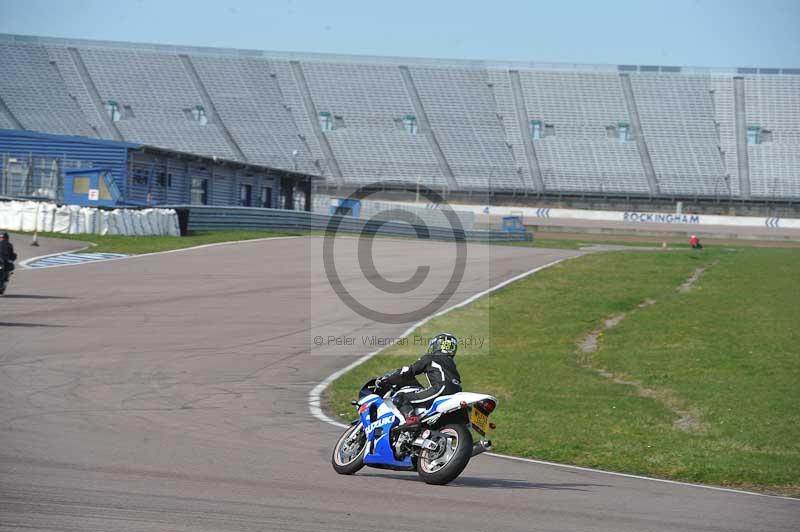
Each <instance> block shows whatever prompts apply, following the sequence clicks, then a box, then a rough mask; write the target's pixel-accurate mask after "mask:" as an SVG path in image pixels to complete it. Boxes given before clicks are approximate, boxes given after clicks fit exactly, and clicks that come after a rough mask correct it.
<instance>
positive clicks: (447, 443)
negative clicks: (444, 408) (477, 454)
mask: <svg viewBox="0 0 800 532" xmlns="http://www.w3.org/2000/svg"><path fill="white" fill-rule="evenodd" d="M439 432H441V433H443V434H444V435H445V438H442V439H440V441H439V442H437V443H439V445H440V446H442V447H440V448H439V449H438V450H436V451H428V450H425V451H422V452H421V453H420V456H419V460H418V462H417V473H418V474H419V476H420V477H421V478H422V480H424V481H425V482H426V483H428V484H435V485H439V486H442V485H444V484H447V483H449V482H451V481H453V480H454V479H455V478H456V477H457V476H458V475H460V474H461V472H462V471H464V468H465V467H467V464H468V463H469V459H470V458H471V457H472V434H471V433H470V431H469V428H467V426H466V425H461V424H457V423H453V424H450V425H445V426H444V427H441V428H440V429H439Z"/></svg>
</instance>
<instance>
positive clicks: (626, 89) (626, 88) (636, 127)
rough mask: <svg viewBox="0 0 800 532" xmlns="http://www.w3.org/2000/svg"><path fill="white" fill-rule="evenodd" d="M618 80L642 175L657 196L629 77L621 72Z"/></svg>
mask: <svg viewBox="0 0 800 532" xmlns="http://www.w3.org/2000/svg"><path fill="white" fill-rule="evenodd" d="M619 80H620V83H621V84H622V93H623V94H624V95H625V106H626V107H627V108H628V116H629V117H630V119H631V127H632V129H633V131H632V133H633V138H634V139H635V140H636V147H637V148H638V149H639V158H640V159H641V160H642V168H643V169H644V175H645V177H646V178H647V185H648V186H649V187H650V195H651V196H658V194H659V192H660V190H659V186H658V178H656V171H655V169H654V168H653V160H652V159H651V158H650V150H648V148H647V142H646V141H645V139H644V131H643V130H642V122H641V120H639V108H638V107H637V106H636V99H635V98H634V96H633V85H631V77H630V76H629V75H628V74H626V73H622V74H620V75H619Z"/></svg>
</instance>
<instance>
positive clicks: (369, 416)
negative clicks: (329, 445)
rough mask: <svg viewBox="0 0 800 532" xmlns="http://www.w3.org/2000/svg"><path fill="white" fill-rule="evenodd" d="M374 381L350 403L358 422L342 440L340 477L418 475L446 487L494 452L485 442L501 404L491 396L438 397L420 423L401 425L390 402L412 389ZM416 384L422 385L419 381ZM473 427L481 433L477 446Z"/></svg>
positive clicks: (336, 463)
mask: <svg viewBox="0 0 800 532" xmlns="http://www.w3.org/2000/svg"><path fill="white" fill-rule="evenodd" d="M375 382H376V380H375V379H370V380H369V381H367V383H366V384H365V385H364V386H363V387H362V388H361V390H360V392H359V398H358V400H355V401H352V404H353V405H354V406H356V409H357V411H358V418H357V419H356V420H354V421H353V422H352V423H351V424H350V427H349V428H348V429H347V430H346V431H345V432H344V434H342V435H341V436H340V437H339V441H337V442H336V446H335V447H334V448H333V456H332V457H331V463H332V464H333V469H335V470H336V472H337V473H339V474H341V475H352V474H353V473H355V472H356V471H358V470H360V469H361V468H362V467H364V466H365V465H366V466H370V467H376V468H379V469H392V470H396V471H415V470H416V471H417V473H418V474H419V476H420V477H422V480H424V481H425V482H427V483H428V484H439V485H442V484H447V483H448V482H450V481H452V480H453V479H455V478H456V477H458V475H460V474H461V472H462V471H463V470H464V468H465V467H467V464H468V463H469V460H470V458H472V457H473V456H476V455H478V454H480V453H482V452H484V451H488V450H490V449H491V445H492V444H491V441H489V440H488V439H486V435H487V433H488V432H489V430H491V429H494V428H495V425H494V423H490V422H489V415H490V414H491V413H492V412H493V411H494V409H495V407H496V406H497V399H496V398H494V397H492V396H491V395H485V394H480V393H470V392H459V393H456V394H453V395H445V396H442V397H439V398H437V399H436V400H435V401H434V402H433V404H432V405H431V406H430V408H428V409H422V408H421V409H417V411H416V412H415V413H416V414H417V415H418V416H419V418H420V421H419V423H416V424H415V425H414V426H413V427H402V428H400V425H401V424H403V423H404V422H405V419H404V417H403V415H402V414H401V413H400V411H399V410H398V409H397V407H396V406H395V404H394V402H393V401H392V399H393V398H394V396H395V395H397V394H398V393H399V392H400V391H401V390H402V391H403V392H407V391H410V389H411V388H409V386H408V385H405V386H403V387H402V388H401V387H399V386H391V385H388V384H382V385H381V387H380V388H378V387H376V386H375ZM414 382H415V383H416V384H417V385H418V384H419V383H417V382H416V379H414ZM470 428H472V430H474V431H475V432H476V433H478V434H479V441H478V442H477V443H473V437H472V432H470Z"/></svg>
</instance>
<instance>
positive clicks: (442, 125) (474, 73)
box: [410, 67, 523, 190]
mask: <svg viewBox="0 0 800 532" xmlns="http://www.w3.org/2000/svg"><path fill="white" fill-rule="evenodd" d="M410 72H411V76H412V78H413V80H414V84H415V86H416V88H417V91H418V93H419V95H420V99H421V100H422V104H423V106H424V107H425V110H426V113H427V115H428V119H429V120H430V124H431V128H432V129H433V130H434V132H435V134H436V139H437V141H438V142H439V145H440V146H441V148H442V151H443V153H444V155H445V157H446V158H447V160H448V161H449V163H450V167H451V168H452V170H453V173H454V175H455V178H456V180H457V181H458V183H459V185H461V187H462V188H464V189H479V190H487V189H489V188H491V189H493V190H514V189H520V188H523V181H522V180H521V179H520V178H519V176H518V175H517V173H516V165H515V164H514V159H513V157H512V155H511V151H510V150H509V148H508V146H507V145H506V139H505V134H504V132H503V128H502V126H501V124H500V121H499V119H498V113H497V106H496V104H495V101H494V98H493V96H492V91H491V89H490V88H489V86H488V83H489V79H488V75H487V73H486V71H485V70H478V69H466V68H432V67H412V68H410Z"/></svg>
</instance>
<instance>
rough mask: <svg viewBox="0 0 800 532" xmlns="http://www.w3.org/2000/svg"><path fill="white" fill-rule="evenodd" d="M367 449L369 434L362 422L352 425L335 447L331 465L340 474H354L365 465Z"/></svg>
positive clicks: (340, 437)
mask: <svg viewBox="0 0 800 532" xmlns="http://www.w3.org/2000/svg"><path fill="white" fill-rule="evenodd" d="M366 450H367V435H366V434H364V427H362V426H361V424H360V423H358V424H356V425H352V426H351V427H349V428H348V429H347V430H346V431H344V434H342V435H341V436H339V441H337V442H336V446H335V447H334V448H333V456H331V465H333V469H334V470H335V471H336V472H337V473H339V474H340V475H352V474H353V473H355V472H356V471H358V470H359V469H361V468H362V467H364V451H366Z"/></svg>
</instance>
